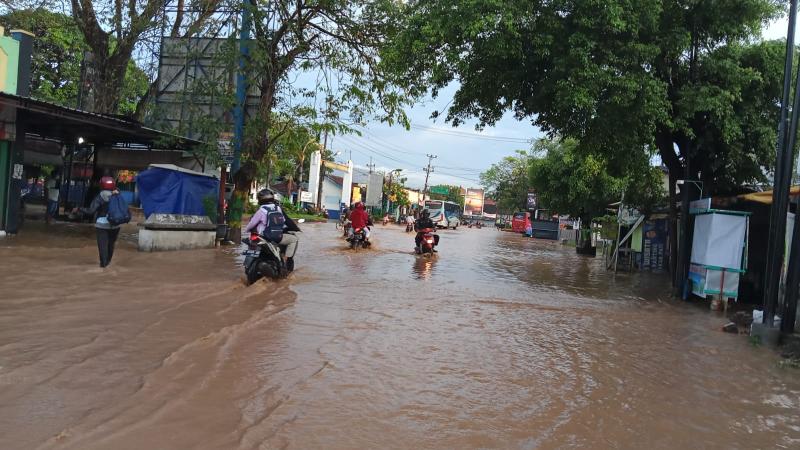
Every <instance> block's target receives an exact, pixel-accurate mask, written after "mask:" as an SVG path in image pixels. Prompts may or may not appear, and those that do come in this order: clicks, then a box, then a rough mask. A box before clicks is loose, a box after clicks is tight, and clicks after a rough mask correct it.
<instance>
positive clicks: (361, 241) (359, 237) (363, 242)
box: [347, 228, 372, 250]
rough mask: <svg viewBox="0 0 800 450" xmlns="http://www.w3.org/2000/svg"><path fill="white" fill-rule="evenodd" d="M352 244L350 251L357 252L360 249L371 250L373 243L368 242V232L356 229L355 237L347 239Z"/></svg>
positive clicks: (354, 231)
mask: <svg viewBox="0 0 800 450" xmlns="http://www.w3.org/2000/svg"><path fill="white" fill-rule="evenodd" d="M347 242H349V243H350V249H352V250H357V249H359V248H369V246H370V245H372V243H371V242H370V241H368V240H367V233H366V230H364V229H363V228H356V229H355V230H353V235H352V236H351V237H349V238H347Z"/></svg>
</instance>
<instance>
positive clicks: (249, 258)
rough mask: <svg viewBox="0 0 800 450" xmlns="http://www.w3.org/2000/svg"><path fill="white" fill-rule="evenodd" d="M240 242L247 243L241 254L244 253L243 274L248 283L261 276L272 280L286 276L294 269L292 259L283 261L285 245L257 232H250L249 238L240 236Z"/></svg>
mask: <svg viewBox="0 0 800 450" xmlns="http://www.w3.org/2000/svg"><path fill="white" fill-rule="evenodd" d="M287 233H288V232H287ZM242 243H244V244H246V245H247V250H245V251H244V253H243V255H245V258H244V274H245V276H246V277H247V284H248V285H251V284H253V283H255V282H256V281H258V280H259V278H261V277H266V278H272V279H273V280H277V279H281V278H286V277H287V276H289V274H290V273H291V272H292V271H293V270H294V260H293V259H289V260H288V261H286V262H285V263H284V261H283V255H284V254H285V253H286V246H285V245H278V244H277V243H275V242H272V241H269V240H267V239H264V238H263V237H261V236H259V235H258V234H257V233H251V234H250V238H242Z"/></svg>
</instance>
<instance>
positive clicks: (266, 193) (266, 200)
mask: <svg viewBox="0 0 800 450" xmlns="http://www.w3.org/2000/svg"><path fill="white" fill-rule="evenodd" d="M256 197H257V198H258V205H259V207H258V210H257V211H256V213H255V214H253V217H252V218H251V219H250V222H249V223H248V224H247V227H246V228H245V229H244V231H245V232H246V233H252V232H255V233H258V234H259V235H263V234H264V229H265V228H266V227H267V216H268V215H269V213H270V212H273V211H279V212H280V213H281V214H283V218H284V220H285V221H286V222H285V223H284V225H283V231H284V233H283V237H282V238H281V240H280V242H277V244H278V245H280V246H286V253H285V254H284V256H283V258H284V261H283V262H284V263H285V264H286V268H287V269H289V270H290V271H291V270H292V269H294V254H295V252H297V243H298V241H299V239H298V238H297V236H295V235H294V234H291V233H286V231H300V228H299V227H298V226H297V224H296V223H295V222H294V220H292V219H291V218H290V217H289V216H287V215H286V212H284V211H283V208H281V206H280V204H279V203H278V201H277V200H276V199H275V193H274V192H272V190H270V189H262V190H260V191H258V194H256Z"/></svg>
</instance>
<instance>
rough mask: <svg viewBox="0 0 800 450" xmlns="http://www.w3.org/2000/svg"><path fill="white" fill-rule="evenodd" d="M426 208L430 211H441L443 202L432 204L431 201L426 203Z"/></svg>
mask: <svg viewBox="0 0 800 450" xmlns="http://www.w3.org/2000/svg"><path fill="white" fill-rule="evenodd" d="M425 207H426V208H428V209H441V208H442V202H432V201H430V200H429V201H427V202H425Z"/></svg>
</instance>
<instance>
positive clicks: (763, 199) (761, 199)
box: [736, 186, 800, 205]
mask: <svg viewBox="0 0 800 450" xmlns="http://www.w3.org/2000/svg"><path fill="white" fill-rule="evenodd" d="M798 195H800V186H792V187H791V188H790V189H789V196H791V197H796V196H798ZM736 198H738V199H740V200H746V201H750V202H756V203H764V204H766V205H771V204H772V191H771V190H770V191H764V192H753V193H750V194H742V195H737V196H736Z"/></svg>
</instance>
